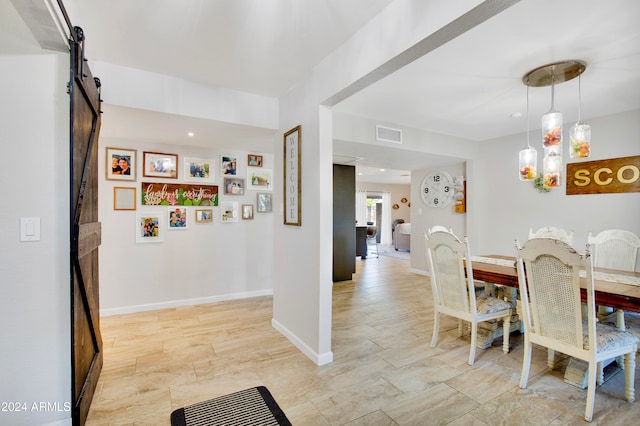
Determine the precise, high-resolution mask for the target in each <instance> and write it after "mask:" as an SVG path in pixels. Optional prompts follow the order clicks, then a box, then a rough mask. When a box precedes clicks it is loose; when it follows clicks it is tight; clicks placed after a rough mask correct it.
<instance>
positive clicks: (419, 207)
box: [410, 162, 468, 273]
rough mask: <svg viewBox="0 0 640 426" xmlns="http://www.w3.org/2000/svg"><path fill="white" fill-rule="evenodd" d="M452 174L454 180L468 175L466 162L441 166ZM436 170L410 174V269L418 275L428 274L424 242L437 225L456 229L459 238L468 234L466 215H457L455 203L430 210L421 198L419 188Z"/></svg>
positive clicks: (415, 171) (439, 168) (416, 171)
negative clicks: (430, 230) (429, 230)
mask: <svg viewBox="0 0 640 426" xmlns="http://www.w3.org/2000/svg"><path fill="white" fill-rule="evenodd" d="M437 169H438V170H443V171H445V172H447V173H449V174H450V175H451V176H452V177H455V176H465V177H466V176H467V167H466V163H465V162H459V163H458V164H451V165H447V166H442V167H438V168H437ZM433 170H434V169H433V168H429V169H423V170H414V171H413V172H412V173H411V199H412V200H414V201H413V202H412V203H411V266H410V268H411V270H412V271H414V272H418V273H425V271H427V251H426V247H425V242H424V234H425V232H427V230H428V229H429V228H431V227H433V226H435V225H441V226H444V227H446V228H451V229H453V232H454V233H455V234H456V235H458V236H459V237H460V238H462V237H464V236H465V235H466V233H467V214H468V213H455V212H454V203H453V202H452V203H451V204H449V205H448V206H446V207H442V208H433V207H428V206H427V205H426V204H425V203H424V202H423V201H422V198H421V195H420V186H421V184H422V180H423V179H424V177H425V176H426V175H427V174H428V173H429V172H431V171H433Z"/></svg>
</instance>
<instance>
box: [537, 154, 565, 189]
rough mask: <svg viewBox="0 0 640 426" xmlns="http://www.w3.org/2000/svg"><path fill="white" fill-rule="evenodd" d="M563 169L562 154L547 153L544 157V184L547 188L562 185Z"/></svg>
mask: <svg viewBox="0 0 640 426" xmlns="http://www.w3.org/2000/svg"><path fill="white" fill-rule="evenodd" d="M561 171H562V156H560V155H555V154H551V155H547V156H546V157H544V170H543V173H544V175H543V179H542V182H543V185H544V186H545V187H546V188H555V187H557V186H560V183H561V180H560V177H561V175H560V172H561Z"/></svg>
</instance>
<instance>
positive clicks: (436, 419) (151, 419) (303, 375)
mask: <svg viewBox="0 0 640 426" xmlns="http://www.w3.org/2000/svg"><path fill="white" fill-rule="evenodd" d="M356 265H357V273H356V274H355V275H354V279H353V281H344V282H339V283H335V284H334V288H333V297H334V299H333V335H332V342H333V344H332V346H333V351H334V352H333V355H334V361H333V363H331V364H329V365H325V366H322V367H318V366H316V365H315V364H314V363H313V362H311V361H310V360H309V359H308V358H307V357H306V356H305V355H303V354H302V353H301V352H300V351H299V350H298V349H297V348H296V347H294V346H293V344H291V343H290V342H289V341H288V340H287V339H286V338H284V337H283V336H282V335H280V334H279V333H278V332H277V331H276V330H275V329H274V328H273V327H272V326H271V315H272V299H271V297H260V298H254V299H246V300H236V301H228V302H221V303H214V304H206V305H197V306H187V307H180V308H175V309H166V310H159V311H152V312H143V313H137V314H129V315H119V316H111V317H104V318H102V319H101V322H102V336H103V339H104V368H103V372H102V375H101V377H100V381H99V383H98V388H97V390H96V394H95V397H94V401H93V405H92V407H91V411H90V413H89V418H88V421H87V425H88V426H96V425H118V426H125V425H169V424H170V422H169V416H170V413H171V412H172V411H173V410H175V409H177V408H180V407H183V406H185V405H189V404H194V403H196V402H200V401H204V400H207V399H211V398H215V397H217V396H220V395H225V394H228V393H231V392H235V391H238V390H241V389H245V388H249V387H253V386H259V385H264V386H266V387H267V388H268V389H269V390H270V392H271V393H272V395H273V396H274V398H275V399H276V400H277V401H278V404H279V405H280V407H281V408H282V409H283V410H284V411H285V413H286V415H287V417H288V418H289V420H290V421H291V422H292V423H293V424H294V425H373V426H378V425H509V426H510V425H567V424H575V425H583V424H587V423H586V422H585V421H584V420H583V416H584V409H585V400H586V390H582V389H579V388H577V387H575V386H572V385H570V384H566V383H565V382H564V381H563V371H564V367H565V366H566V365H567V362H568V359H567V358H566V357H563V356H562V355H561V354H557V356H556V360H557V361H558V362H557V367H556V369H554V370H548V369H547V367H546V350H543V349H540V348H536V349H534V354H533V361H532V366H531V374H530V378H529V384H528V387H527V389H525V390H523V389H520V388H519V387H518V381H519V378H520V371H521V367H522V336H521V335H519V334H518V333H517V332H516V333H513V334H512V335H511V352H510V353H509V354H506V355H505V354H503V353H502V348H501V345H502V340H501V339H498V340H496V341H495V342H494V345H493V346H492V347H490V348H489V349H487V350H481V349H478V350H477V353H476V363H475V365H474V366H469V365H467V363H466V361H467V358H468V354H469V336H465V337H463V338H459V337H458V336H457V321H456V320H453V319H451V318H448V317H446V316H445V317H443V318H442V320H441V333H440V339H439V342H438V347H437V348H435V349H432V348H431V347H430V341H431V332H432V324H433V311H432V303H431V300H430V298H431V290H430V286H429V282H428V278H427V277H424V276H421V275H416V274H413V273H410V272H408V269H409V265H408V262H407V261H406V260H401V259H396V258H393V257H386V256H381V257H380V258H379V259H377V258H376V259H367V260H366V261H361V260H359V259H358V260H357V261H356ZM638 366H640V362H639V363H637V364H636V380H635V382H636V383H635V386H636V391H637V392H638V391H640V386H638V384H639V382H640V372H638V370H639V367H638ZM606 371H607V377H608V380H607V381H606V382H605V384H604V385H603V386H601V387H599V388H598V389H597V392H596V399H595V410H594V421H593V423H592V424H594V425H597V424H607V425H629V424H635V423H637V421H638V418H640V402H638V401H637V400H636V402H635V403H633V404H629V403H627V402H626V401H625V400H624V372H623V371H621V370H619V369H617V368H616V367H608V368H607V370H606Z"/></svg>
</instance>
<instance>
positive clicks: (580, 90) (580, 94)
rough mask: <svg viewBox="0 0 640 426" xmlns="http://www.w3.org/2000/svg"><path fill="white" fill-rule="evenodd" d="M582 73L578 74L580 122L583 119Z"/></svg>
mask: <svg viewBox="0 0 640 426" xmlns="http://www.w3.org/2000/svg"><path fill="white" fill-rule="evenodd" d="M581 81H582V73H580V74H578V123H580V120H581V119H582V84H581Z"/></svg>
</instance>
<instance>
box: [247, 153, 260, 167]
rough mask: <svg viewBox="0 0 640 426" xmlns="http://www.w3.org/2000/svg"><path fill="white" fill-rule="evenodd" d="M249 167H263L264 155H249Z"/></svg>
mask: <svg viewBox="0 0 640 426" xmlns="http://www.w3.org/2000/svg"><path fill="white" fill-rule="evenodd" d="M247 165H248V166H249V167H262V155H257V154H249V155H248V156H247Z"/></svg>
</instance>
